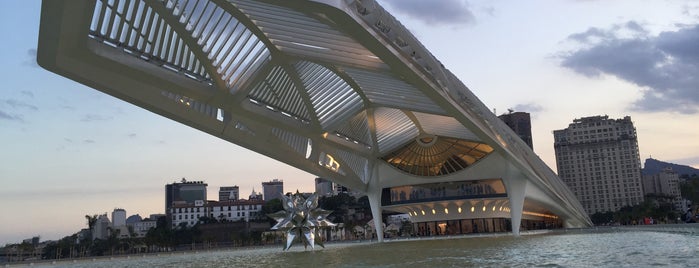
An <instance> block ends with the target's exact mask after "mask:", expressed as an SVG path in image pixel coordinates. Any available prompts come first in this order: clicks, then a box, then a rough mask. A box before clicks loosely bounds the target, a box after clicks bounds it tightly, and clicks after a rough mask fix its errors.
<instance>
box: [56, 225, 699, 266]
mask: <svg viewBox="0 0 699 268" xmlns="http://www.w3.org/2000/svg"><path fill="white" fill-rule="evenodd" d="M44 265H48V264H44ZM49 266H55V267H308V268H310V267H334V268H338V267H435V268H436V267H656V266H657V267H699V236H696V235H688V234H676V233H661V232H649V231H610V230H605V231H585V232H574V233H570V232H569V233H549V234H539V235H527V236H521V237H512V236H496V237H461V238H453V239H423V240H410V241H392V242H387V243H382V244H379V243H351V242H350V243H341V244H329V245H326V248H325V249H322V248H316V250H315V251H311V250H310V249H309V250H306V251H304V249H303V247H302V246H297V245H295V246H293V247H292V248H291V250H290V251H288V252H282V250H281V247H265V248H256V249H237V250H221V251H208V252H197V253H194V252H186V253H181V252H179V253H174V254H170V253H166V254H161V255H160V256H153V255H147V256H131V257H129V258H128V259H127V258H125V257H119V258H113V259H111V260H110V259H98V260H95V261H91V260H87V261H86V260H82V261H77V262H75V263H73V262H66V263H57V264H54V265H49Z"/></svg>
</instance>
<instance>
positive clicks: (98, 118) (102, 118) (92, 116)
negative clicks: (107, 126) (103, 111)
mask: <svg viewBox="0 0 699 268" xmlns="http://www.w3.org/2000/svg"><path fill="white" fill-rule="evenodd" d="M108 120H112V117H111V116H102V115H98V114H86V115H85V117H83V119H80V121H83V122H94V121H108Z"/></svg>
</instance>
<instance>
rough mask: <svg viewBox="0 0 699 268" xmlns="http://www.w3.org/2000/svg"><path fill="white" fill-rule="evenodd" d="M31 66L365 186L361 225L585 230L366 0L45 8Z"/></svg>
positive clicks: (543, 171)
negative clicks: (402, 220) (488, 223)
mask: <svg viewBox="0 0 699 268" xmlns="http://www.w3.org/2000/svg"><path fill="white" fill-rule="evenodd" d="M37 57H38V62H39V64H40V65H41V66H42V67H44V68H46V69H48V70H50V71H52V72H55V73H57V74H60V75H62V76H65V77H68V78H70V79H73V80H75V81H77V82H79V83H82V84H85V85H87V86H90V87H93V88H95V89H97V90H100V91H102V92H104V93H107V94H109V95H112V96H114V97H117V98H119V99H122V100H124V101H127V102H130V103H132V104H134V105H137V106H139V107H142V108H144V109H147V110H149V111H151V112H154V113H157V114H160V115H162V116H164V117H167V118H170V119H172V120H175V121H178V122H180V123H182V124H185V125H188V126H191V127H194V128H196V129H199V130H201V131H203V132H206V133H209V134H211V135H214V136H216V137H219V138H221V139H224V140H227V141H229V142H232V143H234V144H237V145H240V146H243V147H245V148H248V149H250V150H253V151H256V152H258V153H261V154H264V155H266V156H268V157H271V158H273V159H276V160H278V161H281V162H284V163H287V164H289V165H291V166H294V167H297V168H299V169H302V170H305V171H307V172H309V173H312V174H315V175H317V176H319V177H323V178H327V179H330V180H332V181H334V182H336V183H340V184H342V185H345V186H347V187H350V188H352V189H354V190H358V191H362V192H365V193H366V194H367V195H368V197H369V200H370V202H371V206H372V213H373V214H374V220H375V223H379V222H380V220H381V217H380V215H381V213H382V210H384V209H386V210H391V211H397V212H404V213H408V214H410V216H411V220H413V221H414V222H426V221H438V220H451V219H467V218H505V219H509V220H511V222H512V231H513V233H514V234H516V235H517V234H519V225H520V224H519V223H520V222H521V221H522V219H528V220H547V219H556V220H558V221H560V222H562V223H563V225H564V226H566V227H584V226H589V225H590V224H591V222H590V220H589V218H588V216H587V214H586V213H585V211H584V210H583V209H582V207H581V206H580V204H579V202H578V201H577V200H576V199H575V196H574V195H573V194H572V193H571V192H570V191H569V190H568V188H567V187H566V186H565V185H564V184H563V183H562V182H561V180H560V179H559V178H558V177H557V176H556V174H555V173H554V172H553V171H552V170H551V169H550V168H549V167H548V166H546V164H544V162H543V161H542V160H541V159H539V158H538V156H537V155H536V154H534V152H533V151H532V150H531V149H530V148H529V147H528V146H527V145H526V144H525V143H524V142H522V140H521V139H519V138H518V137H517V136H516V135H515V134H514V133H513V132H512V131H511V130H510V129H509V128H508V127H507V126H506V125H505V124H504V123H502V122H501V121H500V120H499V119H498V118H497V117H496V116H495V115H494V114H493V113H491V112H490V110H489V109H488V108H487V107H486V106H485V105H484V104H483V103H482V102H481V101H480V100H479V99H478V98H477V97H476V96H475V95H474V94H473V93H472V92H471V91H470V90H469V89H468V88H467V87H466V86H465V85H464V84H463V83H462V82H461V81H459V79H458V78H457V77H456V76H455V75H454V74H452V73H451V72H450V71H449V70H448V69H446V68H445V67H444V66H443V65H442V64H441V63H440V62H439V61H438V60H437V59H435V58H434V56H432V54H431V53H430V52H429V51H427V49H425V48H424V47H423V46H422V44H421V43H420V42H419V41H418V40H417V39H416V38H415V37H414V36H413V35H412V34H411V33H410V32H409V31H408V30H407V29H406V28H405V27H404V26H402V25H401V24H400V23H399V22H398V21H397V20H396V19H395V18H394V17H393V16H392V15H390V14H389V13H388V12H387V11H385V10H384V9H383V8H382V7H381V6H379V5H378V4H377V3H376V2H374V1H373V0H312V1H300V0H299V1H281V0H277V1H275V0H261V1H251V0H179V1H177V0H121V1H118V0H98V1H70V0H46V1H44V2H43V5H42V14H41V26H40V34H39V47H38V56H37ZM401 191H403V196H402V195H401ZM421 191H422V195H421V194H420V192H421ZM427 193H429V194H430V195H429V197H428V195H427ZM411 194H412V195H411ZM401 197H402V198H401ZM376 226H378V228H377V229H378V230H377V231H378V232H379V233H381V232H382V229H381V224H376Z"/></svg>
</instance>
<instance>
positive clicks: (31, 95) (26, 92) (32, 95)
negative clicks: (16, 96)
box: [19, 90, 34, 98]
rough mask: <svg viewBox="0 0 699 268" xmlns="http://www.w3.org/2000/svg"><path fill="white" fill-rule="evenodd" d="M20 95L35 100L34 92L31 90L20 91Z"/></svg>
mask: <svg viewBox="0 0 699 268" xmlns="http://www.w3.org/2000/svg"><path fill="white" fill-rule="evenodd" d="M19 93H22V95H24V96H27V97H30V98H34V93H32V92H31V91H29V90H22V91H20V92H19Z"/></svg>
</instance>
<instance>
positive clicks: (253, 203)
mask: <svg viewBox="0 0 699 268" xmlns="http://www.w3.org/2000/svg"><path fill="white" fill-rule="evenodd" d="M199 201H201V200H197V202H195V203H194V204H193V205H191V204H175V205H174V206H173V207H172V208H171V211H170V212H171V215H172V219H171V220H172V227H176V226H179V225H180V224H183V223H184V224H185V225H186V226H194V225H196V224H198V223H199V222H200V221H201V218H202V217H208V218H211V219H215V220H217V221H219V222H221V221H229V222H233V221H241V220H242V221H246V222H247V221H250V220H252V219H257V218H260V217H264V215H261V211H262V205H263V204H264V201H262V200H229V201H222V202H215V201H209V202H206V203H205V202H204V201H201V202H199Z"/></svg>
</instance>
